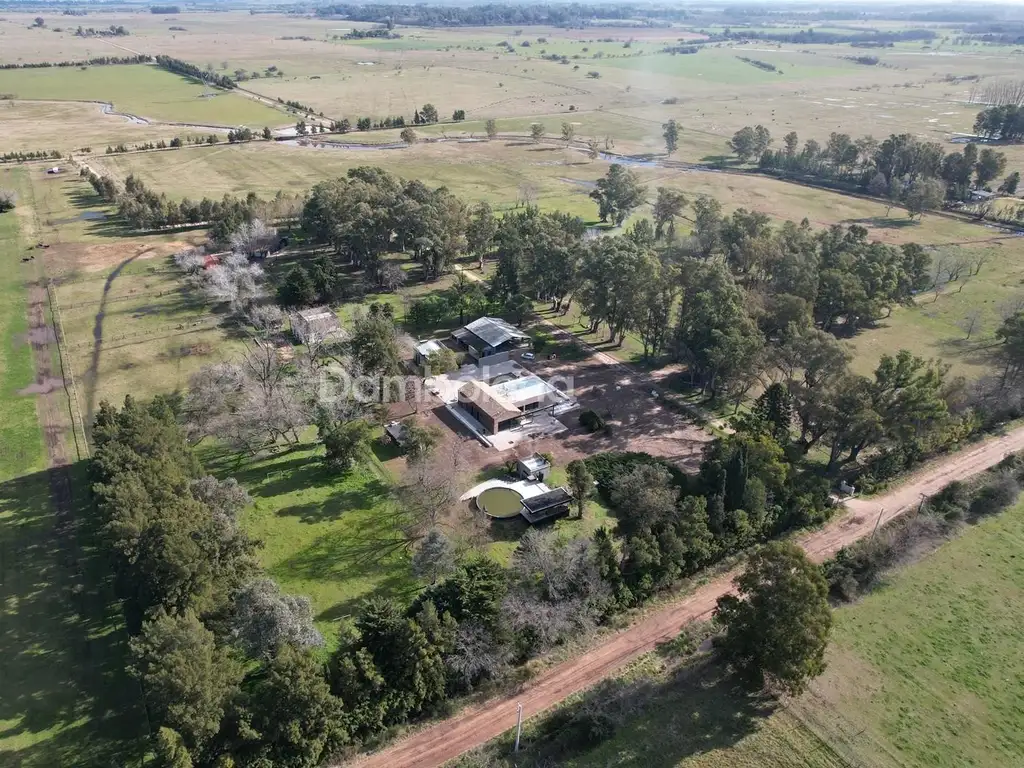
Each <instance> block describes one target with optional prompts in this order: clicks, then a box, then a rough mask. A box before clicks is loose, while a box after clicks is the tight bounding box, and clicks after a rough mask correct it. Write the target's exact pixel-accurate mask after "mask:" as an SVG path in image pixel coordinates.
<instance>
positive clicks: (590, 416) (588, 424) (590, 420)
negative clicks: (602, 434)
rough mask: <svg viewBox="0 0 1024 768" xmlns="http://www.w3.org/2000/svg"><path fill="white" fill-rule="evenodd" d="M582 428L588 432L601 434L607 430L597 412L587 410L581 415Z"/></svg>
mask: <svg viewBox="0 0 1024 768" xmlns="http://www.w3.org/2000/svg"><path fill="white" fill-rule="evenodd" d="M580 426H582V427H583V428H584V429H585V430H587V432H599V431H600V430H602V429H604V428H605V426H606V424H605V421H604V419H602V418H601V417H600V416H599V415H598V413H597V412H596V411H592V410H586V411H583V413H581V414H580Z"/></svg>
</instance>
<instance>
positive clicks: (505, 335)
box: [452, 317, 530, 364]
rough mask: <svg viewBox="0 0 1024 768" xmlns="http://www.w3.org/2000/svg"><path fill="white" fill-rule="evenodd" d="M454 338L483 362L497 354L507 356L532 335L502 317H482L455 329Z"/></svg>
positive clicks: (470, 354) (471, 354)
mask: <svg viewBox="0 0 1024 768" xmlns="http://www.w3.org/2000/svg"><path fill="white" fill-rule="evenodd" d="M452 338H454V339H455V340H456V341H457V342H458V343H459V344H460V345H461V346H463V347H464V348H465V349H466V351H467V352H468V353H469V356H470V357H472V358H473V359H474V360H475V361H476V362H477V363H478V364H483V363H484V362H485V361H486V360H487V359H488V358H493V357H494V356H496V355H505V356H506V358H507V355H508V352H509V350H511V349H513V348H515V347H518V346H520V345H522V344H523V343H525V342H528V341H529V340H530V335H529V334H527V333H524V332H523V331H521V330H520V329H518V328H516V327H515V326H514V325H512V324H511V323H508V322H506V321H505V320H502V319H501V318H500V317H481V318H478V319H476V320H474V321H473V322H471V323H469V324H468V325H464V326H463V327H462V328H459V329H457V330H455V331H453V332H452Z"/></svg>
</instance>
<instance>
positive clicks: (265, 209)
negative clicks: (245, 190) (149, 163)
mask: <svg viewBox="0 0 1024 768" xmlns="http://www.w3.org/2000/svg"><path fill="white" fill-rule="evenodd" d="M80 173H81V175H82V176H84V177H85V178H86V179H87V180H88V181H89V183H90V184H91V185H92V187H93V189H95V190H96V194H98V195H99V196H100V197H101V198H102V199H103V200H106V201H107V202H110V203H116V204H117V207H118V214H119V215H120V216H121V217H122V218H124V220H125V221H126V222H127V223H128V225H129V226H131V227H133V228H135V229H158V228H161V227H176V226H182V225H184V224H209V225H210V233H209V234H210V238H211V239H212V240H213V241H214V242H215V243H218V244H226V243H228V242H229V240H230V238H231V235H232V233H234V232H235V231H236V230H238V228H239V227H240V226H241V225H242V224H244V223H247V222H251V221H253V220H254V219H257V218H259V219H263V220H267V221H294V220H295V219H296V218H297V216H298V212H299V210H300V208H301V205H302V198H301V197H299V196H297V195H293V196H289V195H285V194H284V193H283V192H278V193H277V195H275V196H274V197H273V198H270V199H267V200H263V199H261V198H259V197H257V196H256V194H255V193H252V192H250V193H249V194H248V195H247V196H246V197H245V199H241V198H237V197H233V196H231V195H224V197H223V198H222V199H220V200H212V199H210V198H208V197H204V198H202V199H201V200H198V201H196V200H191V199H189V198H187V197H186V198H183V199H182V200H179V201H174V200H171V199H169V198H168V197H167V195H166V194H165V193H163V192H161V193H159V194H157V193H156V192H154V191H153V190H151V189H150V188H149V187H147V186H146V184H145V183H144V182H143V181H141V180H140V179H138V178H137V177H135V176H134V175H129V176H128V178H126V179H125V183H124V188H123V189H122V188H121V187H119V186H118V184H117V183H116V182H115V181H114V180H113V179H112V178H110V177H109V176H100V175H98V174H96V173H95V172H94V171H92V170H91V169H90V168H88V167H85V168H82V170H81V172H80Z"/></svg>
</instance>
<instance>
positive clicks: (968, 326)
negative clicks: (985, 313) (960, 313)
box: [957, 307, 982, 340]
mask: <svg viewBox="0 0 1024 768" xmlns="http://www.w3.org/2000/svg"><path fill="white" fill-rule="evenodd" d="M981 315H982V312H981V309H980V308H979V307H975V308H974V309H972V310H970V311H968V313H967V314H966V315H964V317H963V319H962V320H961V321H960V322H959V323H957V325H958V326H960V330H962V331H963V332H964V333H966V334H967V338H968V340H969V339H970V338H971V334H973V333H974V331H975V330H976V329H977V327H978V323H979V322H981Z"/></svg>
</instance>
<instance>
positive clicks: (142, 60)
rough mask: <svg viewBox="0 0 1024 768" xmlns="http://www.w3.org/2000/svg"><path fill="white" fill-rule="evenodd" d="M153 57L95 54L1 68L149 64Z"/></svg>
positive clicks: (7, 65)
mask: <svg viewBox="0 0 1024 768" xmlns="http://www.w3.org/2000/svg"><path fill="white" fill-rule="evenodd" d="M152 61H153V57H152V56H150V55H149V54H145V53H142V54H139V55H138V56H94V57H93V58H91V59H83V60H81V61H54V62H51V61H35V62H29V63H26V64H0V69H46V68H47V67H102V66H108V65H114V64H149V63H151V62H152Z"/></svg>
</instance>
